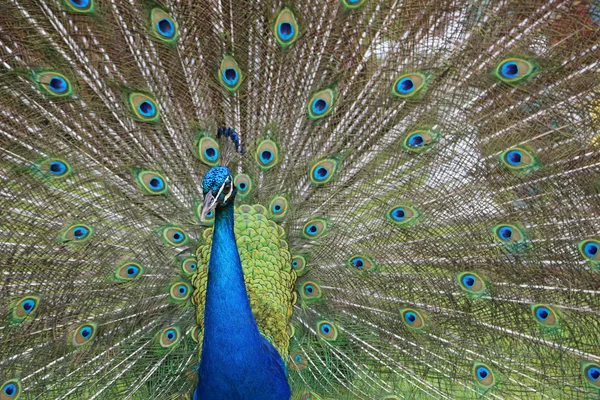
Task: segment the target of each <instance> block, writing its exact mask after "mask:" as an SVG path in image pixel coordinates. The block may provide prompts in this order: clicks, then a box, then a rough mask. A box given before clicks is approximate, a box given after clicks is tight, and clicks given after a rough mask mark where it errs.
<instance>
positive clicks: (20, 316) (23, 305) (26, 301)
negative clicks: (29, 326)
mask: <svg viewBox="0 0 600 400" xmlns="http://www.w3.org/2000/svg"><path fill="white" fill-rule="evenodd" d="M39 301H40V298H39V297H37V296H26V297H23V298H22V299H20V300H19V301H17V302H16V303H15V304H14V305H13V307H12V316H13V320H14V322H21V321H23V320H24V319H25V318H27V317H28V316H29V315H31V314H33V313H34V312H35V310H37V308H38V304H39Z"/></svg>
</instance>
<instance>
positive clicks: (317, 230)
mask: <svg viewBox="0 0 600 400" xmlns="http://www.w3.org/2000/svg"><path fill="white" fill-rule="evenodd" d="M326 229H327V221H326V220H324V219H321V218H316V219H313V220H310V221H308V222H307V223H306V224H304V228H303V229H302V235H303V236H304V237H305V238H307V239H318V238H320V237H321V236H322V235H323V234H324V233H325V231H326Z"/></svg>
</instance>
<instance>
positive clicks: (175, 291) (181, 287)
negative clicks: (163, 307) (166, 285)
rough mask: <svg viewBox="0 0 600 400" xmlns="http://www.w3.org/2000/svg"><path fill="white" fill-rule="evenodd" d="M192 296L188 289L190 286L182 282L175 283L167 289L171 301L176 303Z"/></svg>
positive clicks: (190, 290)
mask: <svg viewBox="0 0 600 400" xmlns="http://www.w3.org/2000/svg"><path fill="white" fill-rule="evenodd" d="M191 294H192V289H190V285H188V284H187V283H184V282H177V283H174V284H172V285H171V288H170V289H169V295H170V296H171V299H173V300H177V301H183V300H187V299H189V298H190V295H191Z"/></svg>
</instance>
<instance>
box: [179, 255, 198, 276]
mask: <svg viewBox="0 0 600 400" xmlns="http://www.w3.org/2000/svg"><path fill="white" fill-rule="evenodd" d="M181 270H182V271H183V273H184V274H186V275H191V274H194V273H196V271H197V270H198V262H197V261H196V257H186V258H184V259H183V261H182V262H181Z"/></svg>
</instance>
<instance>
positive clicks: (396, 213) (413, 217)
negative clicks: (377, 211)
mask: <svg viewBox="0 0 600 400" xmlns="http://www.w3.org/2000/svg"><path fill="white" fill-rule="evenodd" d="M419 216H420V213H419V211H418V210H417V209H416V208H415V207H412V206H409V205H407V204H398V205H396V206H394V207H392V208H390V209H389V210H388V211H387V213H386V214H385V217H386V218H387V219H388V220H389V221H391V222H393V223H394V224H396V225H398V226H402V227H406V226H410V225H412V224H413V223H414V222H416V221H417V219H418V217H419Z"/></svg>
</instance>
